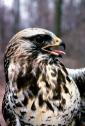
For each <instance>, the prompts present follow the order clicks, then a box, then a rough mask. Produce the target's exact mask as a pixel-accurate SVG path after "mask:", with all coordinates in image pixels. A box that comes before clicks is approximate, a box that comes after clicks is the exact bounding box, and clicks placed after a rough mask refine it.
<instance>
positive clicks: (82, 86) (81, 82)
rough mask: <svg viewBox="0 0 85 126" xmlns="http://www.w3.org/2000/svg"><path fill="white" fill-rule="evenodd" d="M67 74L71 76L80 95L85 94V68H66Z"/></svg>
mask: <svg viewBox="0 0 85 126" xmlns="http://www.w3.org/2000/svg"><path fill="white" fill-rule="evenodd" d="M67 71H68V73H69V75H70V76H71V77H72V78H73V80H74V81H75V83H76V84H77V86H78V88H79V91H80V94H81V96H83V95H85V94H84V93H85V68H81V69H70V68H67Z"/></svg>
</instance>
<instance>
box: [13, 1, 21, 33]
mask: <svg viewBox="0 0 85 126" xmlns="http://www.w3.org/2000/svg"><path fill="white" fill-rule="evenodd" d="M12 11H14V24H13V26H14V27H13V34H15V33H16V32H17V31H18V30H19V13H20V0H14V1H13V10H12Z"/></svg>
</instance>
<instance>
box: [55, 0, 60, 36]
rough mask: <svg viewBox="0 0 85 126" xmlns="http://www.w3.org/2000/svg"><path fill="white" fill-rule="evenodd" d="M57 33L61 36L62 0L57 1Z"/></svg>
mask: <svg viewBox="0 0 85 126" xmlns="http://www.w3.org/2000/svg"><path fill="white" fill-rule="evenodd" d="M55 2H56V3H55V10H56V11H55V32H56V34H57V36H61V16H62V0H55Z"/></svg>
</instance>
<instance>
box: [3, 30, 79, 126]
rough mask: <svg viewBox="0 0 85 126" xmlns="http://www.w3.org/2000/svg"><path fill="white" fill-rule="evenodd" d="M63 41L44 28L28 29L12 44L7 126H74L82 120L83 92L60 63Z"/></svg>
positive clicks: (8, 56)
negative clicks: (79, 116) (81, 101)
mask: <svg viewBox="0 0 85 126" xmlns="http://www.w3.org/2000/svg"><path fill="white" fill-rule="evenodd" d="M60 46H64V44H62V41H61V39H59V38H58V37H56V36H55V35H54V34H53V33H52V32H50V31H47V30H45V29H40V28H31V29H25V30H23V31H21V32H19V33H18V34H16V35H15V36H14V37H13V38H12V39H11V40H10V42H9V44H8V46H7V49H6V52H5V57H4V68H5V76H6V83H7V85H6V92H5V95H4V100H3V107H2V112H3V116H4V119H5V121H6V123H7V126H70V125H73V123H74V120H75V119H76V118H77V117H78V112H79V108H80V94H79V90H78V88H77V86H76V84H75V82H74V81H73V79H72V78H71V77H70V76H69V74H68V72H67V70H66V68H65V66H64V65H63V64H62V63H61V62H60V61H59V57H61V56H62V55H63V54H65V53H64V51H62V50H60V49H59V47H60Z"/></svg>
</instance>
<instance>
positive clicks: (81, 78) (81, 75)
mask: <svg viewBox="0 0 85 126" xmlns="http://www.w3.org/2000/svg"><path fill="white" fill-rule="evenodd" d="M67 71H68V73H69V75H70V76H71V77H72V78H73V80H74V81H75V83H76V84H77V86H78V89H79V91H80V95H81V110H80V111H81V118H80V120H81V123H82V124H84V125H85V68H81V69H69V68H67Z"/></svg>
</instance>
